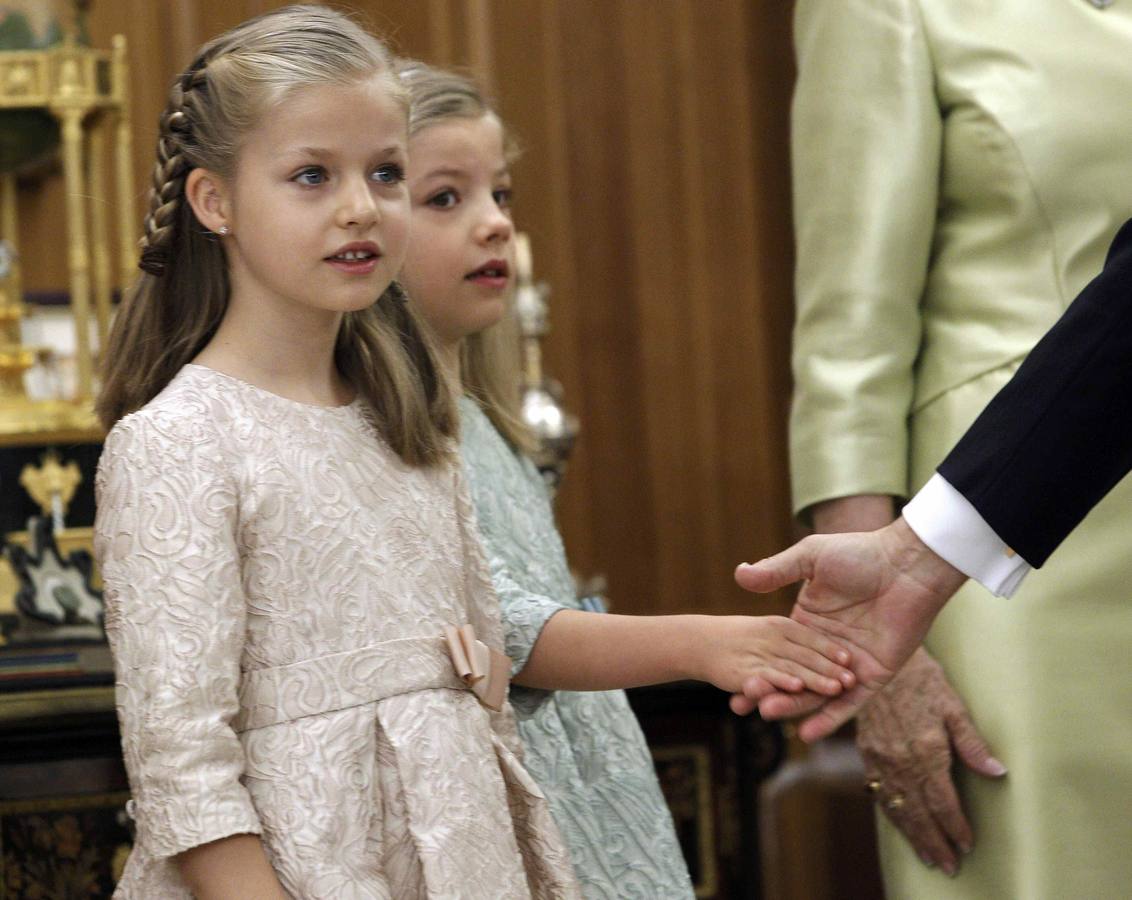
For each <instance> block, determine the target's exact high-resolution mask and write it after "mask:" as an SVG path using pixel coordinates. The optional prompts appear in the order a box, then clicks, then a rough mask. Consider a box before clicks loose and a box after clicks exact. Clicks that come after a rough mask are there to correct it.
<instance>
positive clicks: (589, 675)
mask: <svg viewBox="0 0 1132 900" xmlns="http://www.w3.org/2000/svg"><path fill="white" fill-rule="evenodd" d="M848 663H849V652H848V651H847V650H845V649H844V648H842V647H840V646H839V645H838V644H836V643H834V642H833V641H831V640H829V639H828V638H826V637H824V636H822V635H820V634H818V633H817V632H815V631H811V630H810V629H808V628H806V627H805V626H802V625H800V624H799V623H797V622H794V621H792V620H791V619H788V618H785V617H784V616H706V615H681V616H619V615H611V614H608V613H592V612H583V611H581V610H575V609H563V610H561V611H559V612H557V613H555V614H554V615H553V616H551V617H550V619H549V620H548V621H547V622H546V625H545V626H544V627H543V629H542V632H541V633H540V635H539V637H538V640H537V641H536V642H535V645H534V648H533V649H532V650H531V654H530V656H529V657H528V658H527V662H526V665H525V666H524V667H523V668H522V670H521V671H519V672H518V673H517V674H516V675H515V677H514V682H515V683H516V684H518V685H521V686H523V687H530V688H540V689H543V690H566V691H605V690H614V689H617V688H629V687H638V686H641V685H646V684H661V683H664V682H668V681H682V680H689V679H690V680H695V681H706V682H708V683H710V684H714V685H715V686H716V687H718V688H720V689H721V690H724V691H730V692H734V691H735V690H736V689H737V687H742V685H743V684H744V683H747V682H748V681H749V680H750V679H761V680H762V681H763V682H764V683H765V685H766V688H765V690H766V692H767V693H769V692H770V691H771V689H772V688H777V689H779V690H786V691H801V690H810V691H814V692H817V693H820V694H825V695H826V696H835V695H837V694H839V693H840V692H841V690H842V689H843V688H845V687H852V685H853V684H854V683H855V680H854V676H853V673H852V672H851V671H850V670H849V669H848V668H846V666H847V665H848Z"/></svg>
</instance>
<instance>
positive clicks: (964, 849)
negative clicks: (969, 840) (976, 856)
mask: <svg viewBox="0 0 1132 900" xmlns="http://www.w3.org/2000/svg"><path fill="white" fill-rule="evenodd" d="M972 849H974V848H972V847H971V845H970V844H960V845H959V852H960V853H962V854H963V855H964V856H966V855H967V854H968V853H970V852H971V850H972Z"/></svg>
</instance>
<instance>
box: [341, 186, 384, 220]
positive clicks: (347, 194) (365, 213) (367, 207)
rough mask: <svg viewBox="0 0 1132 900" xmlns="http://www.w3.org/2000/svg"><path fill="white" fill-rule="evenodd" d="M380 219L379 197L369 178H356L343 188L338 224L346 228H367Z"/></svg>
mask: <svg viewBox="0 0 1132 900" xmlns="http://www.w3.org/2000/svg"><path fill="white" fill-rule="evenodd" d="M377 219H378V206H377V199H376V198H375V197H374V196H373V189H372V185H371V184H370V183H369V180H368V179H362V178H359V179H355V180H352V181H351V182H350V183H349V184H347V185H344V186H343V188H342V202H341V204H340V205H339V208H338V224H339V225H341V226H342V227H344V228H365V227H368V226H370V225H373V224H374V223H375V222H376V221H377Z"/></svg>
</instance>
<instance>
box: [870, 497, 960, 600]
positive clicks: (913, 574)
mask: <svg viewBox="0 0 1132 900" xmlns="http://www.w3.org/2000/svg"><path fill="white" fill-rule="evenodd" d="M884 530H885V532H886V535H887V537H888V538H889V541H888V543H889V554H890V558H891V560H892V563H893V566H894V567H895V568H896V570H897V571H898V572H900V573H901V574H902V575H904V576H905V577H907V578H909V579H911V580H912V581H914V582H915V583H916V584H917V585H918V586H919V587H920V588H921V590H922V593H923V594H924V605H925V606H926V607H929V608H930V609H931V613H932V615H933V617H934V615H935V613H937V612H939V610H940V609H942V608H943V605H944V604H945V603H946V602H947V601H948V600H949V599H951V595H952V594H954V593H955V592H956V591H957V590H959V588H960V587H962V586H963V583H964V582H965V581H966V580H967V576H966V575H964V574H963V573H962V572H961V571H959V569H957V568H955V566H953V565H951V563H949V562H948V561H947V560H945V559H944V558H943V557H942V556H940V555H939V554H937V553H936V552H935V551H934V550H932V549H931V547H929V546H928V545H927V544H925V543H924V542H923V541H922V540H920V537H919V535H917V534H916V532H914V531H913V530H912V528H911V526H909V525H908V523H907V522H906V521H905V520H904V517H903V516H898V517H897V518H896V519H895V520H894V521H893V522H892V524H891V525H889V526H887V527H886V528H885V529H884Z"/></svg>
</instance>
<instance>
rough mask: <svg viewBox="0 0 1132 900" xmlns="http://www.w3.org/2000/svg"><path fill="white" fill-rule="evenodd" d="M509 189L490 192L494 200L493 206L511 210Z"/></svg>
mask: <svg viewBox="0 0 1132 900" xmlns="http://www.w3.org/2000/svg"><path fill="white" fill-rule="evenodd" d="M511 195H512V191H511V188H497V189H496V190H494V191H492V192H491V196H492V197H493V198H494V199H495V204H496V206H498V207H499V208H500V209H510V208H511Z"/></svg>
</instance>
